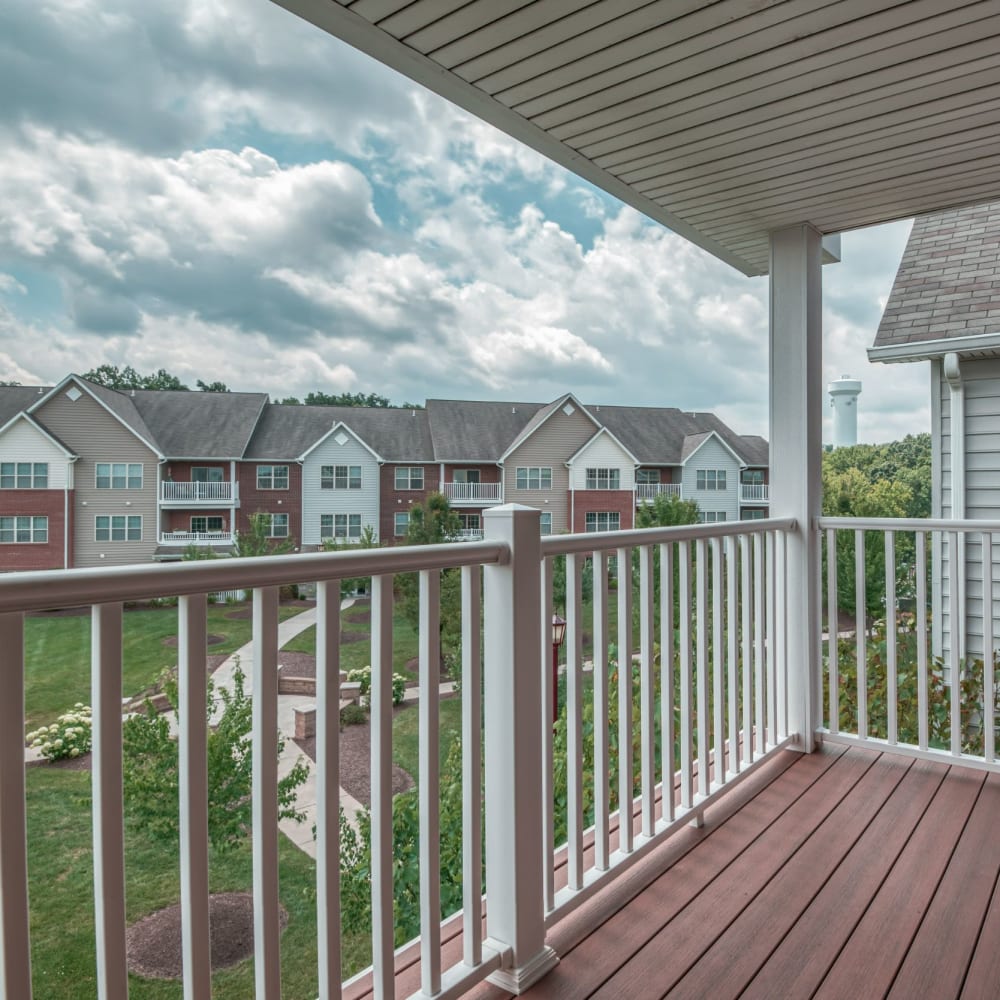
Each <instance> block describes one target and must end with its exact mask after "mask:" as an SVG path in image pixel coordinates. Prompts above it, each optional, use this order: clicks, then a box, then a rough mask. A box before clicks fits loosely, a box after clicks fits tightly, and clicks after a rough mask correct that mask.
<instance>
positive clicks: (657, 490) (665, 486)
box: [635, 483, 682, 504]
mask: <svg viewBox="0 0 1000 1000" xmlns="http://www.w3.org/2000/svg"><path fill="white" fill-rule="evenodd" d="M664 495H665V496H672V497H680V496H681V495H682V494H681V484H680V483H636V484H635V502H636V504H640V503H651V502H652V501H653V500H655V499H656V498H657V497H658V496H664Z"/></svg>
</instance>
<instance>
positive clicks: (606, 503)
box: [570, 490, 635, 534]
mask: <svg viewBox="0 0 1000 1000" xmlns="http://www.w3.org/2000/svg"><path fill="white" fill-rule="evenodd" d="M570 508H571V510H572V512H573V533H574V534H576V533H577V532H584V531H586V530H587V517H586V515H587V513H588V512H591V511H617V512H618V514H619V515H620V527H621V529H622V530H623V531H624V530H626V529H628V528H633V527H635V497H634V496H633V494H632V491H631V490H576V491H575V492H574V493H572V494H571V496H570Z"/></svg>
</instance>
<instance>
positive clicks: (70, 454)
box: [0, 410, 80, 460]
mask: <svg viewBox="0 0 1000 1000" xmlns="http://www.w3.org/2000/svg"><path fill="white" fill-rule="evenodd" d="M19 420H23V421H24V422H25V423H26V424H28V426H30V427H31V428H32V429H33V430H36V431H38V433H39V434H41V435H43V436H44V437H47V438H48V439H49V440H50V441H51V442H52V443H53V444H54V445H55V446H56V447H57V448H58V449H59V450H60V451H62V452H63V453H64V454H65V455H66V457H67V458H72V459H74V460H75V459H77V458H79V457H80V456H79V455H78V454H77V453H76V452H75V451H73V449H72V448H70V447H68V446H67V445H65V444H64V443H63V442H62V441H60V440H59V438H58V437H56V435H55V434H53V433H52V431H50V430H49V429H48V427H45V426H43V425H42V424H41V423H39V421H37V420H36V419H35V418H34V417H33V416H31V414H30V413H25V412H24V411H23V410H22V411H21V412H20V413H15V414H14V416H12V417H11V418H10V420H8V421H7V422H6V423H5V424H3V425H2V426H0V435H2V434H4V432H5V431H6V430H7V428H8V427H11V426H13V425H14V424H15V423H17V422H18V421H19Z"/></svg>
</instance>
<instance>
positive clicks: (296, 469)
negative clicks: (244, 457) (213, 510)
mask: <svg viewBox="0 0 1000 1000" xmlns="http://www.w3.org/2000/svg"><path fill="white" fill-rule="evenodd" d="M259 465H287V466H288V489H287V490H260V489H258V488H257V466H259ZM236 479H237V482H238V484H239V491H240V506H239V508H238V509H237V511H236V530H237V531H249V530H250V515H251V514H287V515H288V537H289V538H290V539H291V540H292V542H293V543H294V545H295V547H296V548H298V547H299V545H300V544H301V539H302V466H301V465H299V464H298V463H297V462H281V461H274V462H263V461H261V462H240V463H239V465H237V467H236ZM186 513H187V514H188V516H189V517H190V515H191V513H192V511H190V510H188V511H187V512H186ZM198 513H201V512H200V511H199V512H198Z"/></svg>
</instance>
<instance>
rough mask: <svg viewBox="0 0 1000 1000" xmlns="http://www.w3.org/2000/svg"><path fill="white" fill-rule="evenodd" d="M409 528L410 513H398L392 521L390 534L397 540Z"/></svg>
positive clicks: (405, 511)
mask: <svg viewBox="0 0 1000 1000" xmlns="http://www.w3.org/2000/svg"><path fill="white" fill-rule="evenodd" d="M409 527H410V512H409V511H408V510H402V511H399V512H398V513H397V514H396V516H395V518H394V519H393V526H392V533H393V534H394V535H395V536H396V537H397V538H402V537H403V536H404V535H405V534H406V532H407V531H408V530H409Z"/></svg>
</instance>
